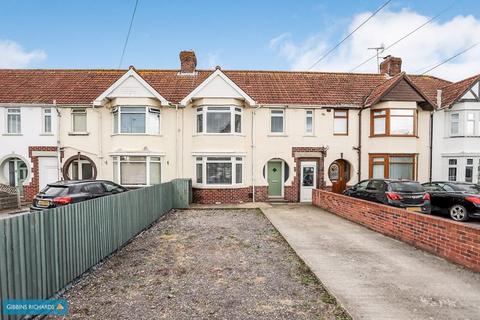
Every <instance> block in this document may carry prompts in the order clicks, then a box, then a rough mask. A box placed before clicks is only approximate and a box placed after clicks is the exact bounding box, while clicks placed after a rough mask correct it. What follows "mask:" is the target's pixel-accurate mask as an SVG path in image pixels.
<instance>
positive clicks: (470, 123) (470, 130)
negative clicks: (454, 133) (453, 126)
mask: <svg viewBox="0 0 480 320" xmlns="http://www.w3.org/2000/svg"><path fill="white" fill-rule="evenodd" d="M465 129H466V132H465V135H467V136H474V135H475V113H473V112H468V113H467V125H466V128H465Z"/></svg>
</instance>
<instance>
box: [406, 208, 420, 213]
mask: <svg viewBox="0 0 480 320" xmlns="http://www.w3.org/2000/svg"><path fill="white" fill-rule="evenodd" d="M406 209H407V211H413V212H422V208H421V207H406Z"/></svg>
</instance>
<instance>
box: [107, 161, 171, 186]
mask: <svg viewBox="0 0 480 320" xmlns="http://www.w3.org/2000/svg"><path fill="white" fill-rule="evenodd" d="M122 157H144V158H145V170H146V172H145V184H122V169H121V167H122V166H121V164H122V162H127V163H130V162H135V163H143V162H142V161H122ZM152 158H158V160H152ZM152 162H153V163H160V183H162V181H163V179H162V174H163V158H162V156H161V155H157V154H155V155H152V154H149V155H145V154H120V155H113V156H112V164H113V178H114V179H113V180H114V181H113V182H115V183H117V184H118V185H120V186H122V187H127V188H142V187H148V186H151V185H152V184H151V182H152V179H151V176H150V165H151V163H152ZM115 171H117V172H116V173H115Z"/></svg>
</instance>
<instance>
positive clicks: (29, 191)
mask: <svg viewBox="0 0 480 320" xmlns="http://www.w3.org/2000/svg"><path fill="white" fill-rule="evenodd" d="M33 151H57V147H47V146H34V147H28V156H29V157H30V159H31V165H32V166H31V174H32V180H31V181H30V183H29V184H28V185H25V186H24V187H23V192H24V193H23V199H24V200H25V201H28V202H31V201H32V200H33V197H35V195H36V194H37V193H38V191H40V190H39V185H40V183H39V177H38V176H39V171H38V169H39V168H38V157H35V156H32V153H33Z"/></svg>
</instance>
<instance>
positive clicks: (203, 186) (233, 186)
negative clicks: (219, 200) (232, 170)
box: [192, 183, 245, 189]
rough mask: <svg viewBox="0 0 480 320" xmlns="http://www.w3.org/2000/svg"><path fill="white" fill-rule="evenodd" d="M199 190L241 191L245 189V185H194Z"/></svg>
mask: <svg viewBox="0 0 480 320" xmlns="http://www.w3.org/2000/svg"><path fill="white" fill-rule="evenodd" d="M192 187H193V188H197V189H240V188H245V185H244V184H195V183H194V184H193V185H192Z"/></svg>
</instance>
